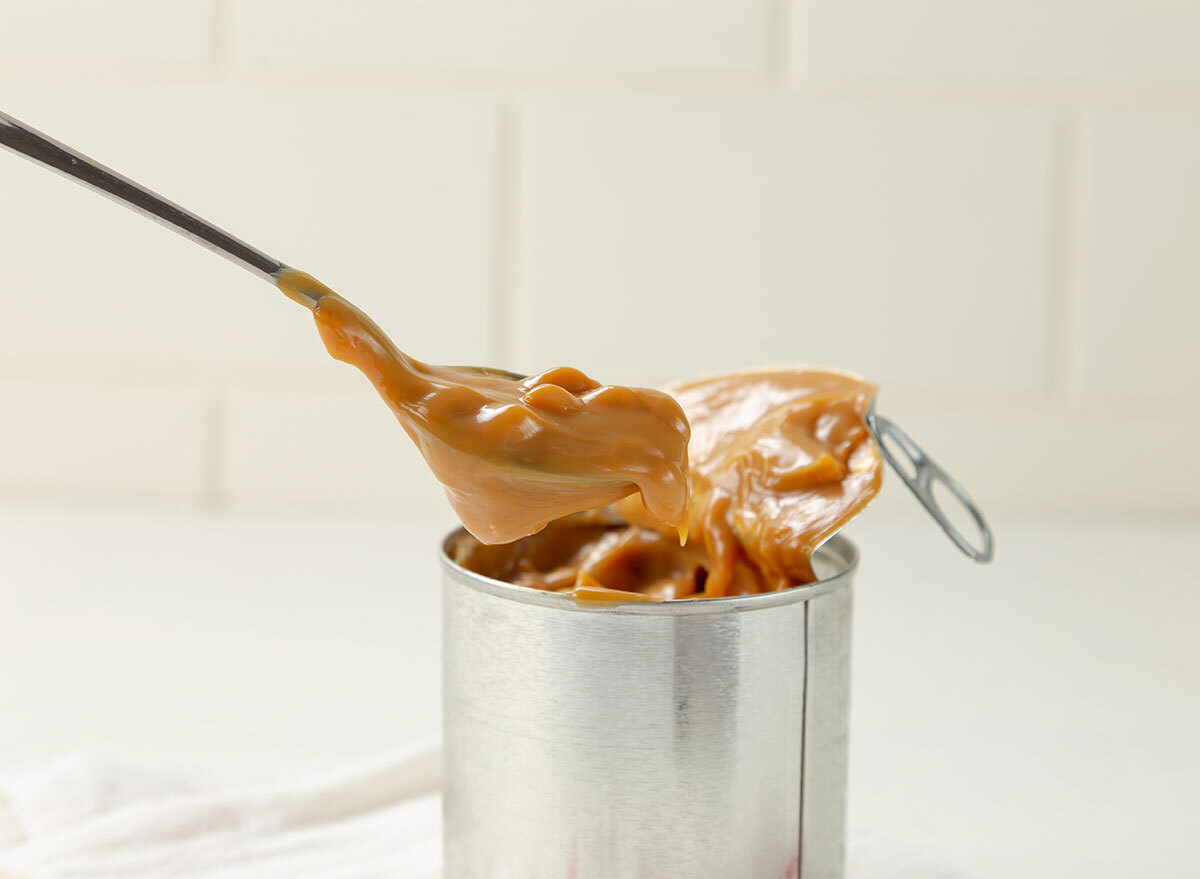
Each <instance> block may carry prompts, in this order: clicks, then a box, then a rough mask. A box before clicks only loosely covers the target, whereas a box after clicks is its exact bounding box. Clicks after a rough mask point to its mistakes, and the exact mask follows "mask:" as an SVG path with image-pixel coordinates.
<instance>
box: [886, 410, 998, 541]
mask: <svg viewBox="0 0 1200 879" xmlns="http://www.w3.org/2000/svg"><path fill="white" fill-rule="evenodd" d="M864 420H865V421H866V423H867V430H869V431H870V432H871V436H872V437H874V439H875V444H876V445H877V446H879V451H880V452H882V453H883V457H884V460H886V461H887V462H888V464H890V465H891V467H892V469H893V470H895V471H896V475H897V476H899V477H900V478H901V479H902V480H904V484H905V485H907V486H908V488H909V490H910V491H912V493H913V494H915V495H916V496H917V500H919V501H920V502H921V505H922V506H923V507H925V509H926V511H927V512H928V513H929V515H931V516H933V518H934V521H936V522H937V523H938V524H939V525H941V526H942V530H943V531H945V532H946V534H947V536H948V537H949V538H950V539H951V540H952V541H954V545H955V546H957V547H958V548H959V549H960V550H962V551H963V553H964V554H966V555H967V556H969V557H970V558H972V559H974V560H975V561H977V562H980V563H986V562H990V561H991V560H992V553H993V550H994V549H995V539H994V538H993V537H992V529H991V528H989V527H988V523H987V520H986V519H984V518H983V511H982V510H980V509H979V507H978V506H976V504H975V501H973V500H972V499H971V496H970V495H969V494H967V490H966V489H965V488H963V487H962V486H961V485H959V484H958V482H957V481H956V480H955V479H954V478H953V477H951V476H950V474H949V473H947V472H946V471H945V470H943V469H942V468H941V466H940V465H939V464H938V463H937V461H935V460H933V459H932V458H930V457H929V456H928V455H927V454H925V451H924V450H923V449H922V448H921V447H920V446H918V445H917V444H916V443H915V442H913V440H912V437H910V436H909V435H908V434H907V433H905V432H904V431H903V430H901V429H900V428H899V427H898V426H897V425H896V423H895V422H893V421H889V420H888V419H886V418H884V417H883V416H882V415H876V414H875V401H874V400H872V401H871V405H870V406H869V407H868V408H867V415H866V418H865V419H864ZM886 439H891V440H894V441H895V443H896V445H897V446H899V448H900V451H902V452H903V453H904V456H905V457H906V458H907V459H908V462H909V464H910V465H911V466H912V474H911V475H910V474H909V472H908V470H907V468H905V467H904V466H903V465H902V464H901V463H900V460H899V459H898V458H897V457H896V455H895V454H894V453H893V451H892V449H891V447H890V446H889V445H888V444H887V442H885V440H886ZM936 482H940V483H941V484H942V485H944V486H946V488H947V489H948V490H949V491H950V493H951V494H953V495H954V496H955V497H956V498H958V501H959V503H961V504H962V505H963V508H964V509H965V510H966V511H967V513H968V514H969V515H970V516H971V518H972V519H973V520H974V522H975V526H976V527H977V528H978V529H979V546H978V547H976V546H975V545H974V544H973V543H972V542H971V540H970V538H968V537H967V536H966V535H965V534H963V533H962V532H961V531H959V530H958V529H957V528H956V527H954V524H953V523H952V522H951V521H950V519H949V518H948V517H947V516H946V513H945V512H944V511H943V510H942V506H941V504H939V503H938V500H937V498H936V497H934V496H933V486H934V483H936Z"/></svg>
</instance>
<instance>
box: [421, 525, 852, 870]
mask: <svg viewBox="0 0 1200 879" xmlns="http://www.w3.org/2000/svg"><path fill="white" fill-rule="evenodd" d="M453 539H454V535H451V537H450V538H448V539H447V543H446V544H445V545H443V551H442V568H443V572H444V581H445V592H444V605H443V607H444V611H443V623H444V635H445V637H444V642H443V643H444V655H443V666H444V693H443V695H444V702H443V724H444V726H443V737H444V759H445V767H444V779H443V785H444V788H443V790H444V827H443V836H444V854H445V860H444V868H445V873H444V875H445V879H797V877H813V879H817V877H820V879H829V877H838V876H841V874H842V868H843V859H844V848H845V814H846V745H847V721H848V708H849V664H850V622H851V607H852V592H851V584H852V579H853V577H854V573H855V569H856V566H857V561H858V552H857V550H856V549H855V547H854V545H853V544H852V543H850V542H849V541H848V540H846V539H845V538H843V537H840V536H835V537H833V538H832V539H830V540H829V541H828V542H826V544H825V545H824V546H823V547H821V549H820V550H818V552H817V553H816V555H815V556H814V559H813V562H814V569H815V570H816V572H817V575H818V577H819V578H820V579H819V580H818V581H817V582H815V583H812V584H810V585H807V586H801V587H797V588H793V589H788V590H785V591H782V592H772V593H764V594H761V595H751V596H742V597H734V598H710V599H699V600H695V599H694V600H683V601H669V602H662V603H630V604H619V605H612V606H602V607H581V606H579V605H578V604H576V602H575V601H574V599H572V598H569V597H567V596H565V595H560V594H557V593H548V592H541V591H538V590H534V589H529V588H525V587H521V586H515V585H512V584H509V583H503V582H499V581H497V580H492V579H490V578H487V577H484V576H481V575H479V574H476V573H473V572H471V571H467V570H465V569H463V568H462V567H460V566H458V565H456V564H455V563H454V562H453V561H451V560H450V558H449V557H448V556H447V554H446V550H447V547H448V546H449V541H450V540H453Z"/></svg>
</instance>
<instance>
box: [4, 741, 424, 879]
mask: <svg viewBox="0 0 1200 879" xmlns="http://www.w3.org/2000/svg"><path fill="white" fill-rule="evenodd" d="M439 771H440V757H439V755H438V752H437V751H436V750H422V751H418V752H413V753H408V754H403V755H399V756H396V757H393V758H389V759H384V760H379V761H376V762H375V763H373V764H371V765H364V766H360V767H356V768H354V769H351V770H349V771H343V772H338V773H332V774H329V775H324V776H318V777H308V778H298V779H296V780H292V781H287V782H284V783H278V784H266V785H254V786H246V787H241V786H230V785H228V784H220V783H217V784H214V783H212V782H207V783H205V782H203V781H197V780H195V779H189V778H187V777H184V776H180V775H173V774H171V773H169V772H168V773H164V772H162V771H160V770H150V769H146V768H139V767H136V766H126V765H121V764H115V763H106V762H101V761H97V760H93V759H89V758H85V757H69V758H64V759H62V760H59V761H56V762H55V763H53V764H51V765H50V766H46V767H42V768H40V769H38V770H34V771H30V772H27V773H24V774H22V775H19V776H14V777H12V778H8V779H4V780H0V879H234V877H237V879H248V877H253V879H310V877H311V879H384V877H388V879H395V877H400V876H402V877H405V879H436V877H438V876H440V874H441V797H440V795H439V793H438V785H439V781H440V779H439Z"/></svg>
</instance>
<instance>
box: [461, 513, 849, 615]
mask: <svg viewBox="0 0 1200 879" xmlns="http://www.w3.org/2000/svg"><path fill="white" fill-rule="evenodd" d="M464 533H466V531H465V529H463V528H456V529H455V530H454V531H451V532H450V533H449V534H447V535H446V537H445V539H444V540H442V543H441V547H440V548H439V550H438V560H439V561H440V562H441V565H442V570H443V571H445V573H446V574H447V576H449V577H450V578H451V579H452V580H454V581H455V582H456V583H460V584H462V585H463V586H467V587H470V588H471V589H474V590H475V591H477V592H483V593H486V594H488V595H494V596H496V597H497V598H503V599H505V600H507V601H517V602H520V603H521V604H534V605H538V606H539V607H548V608H553V609H555V610H565V611H572V612H575V613H609V614H624V615H628V616H676V615H681V614H705V613H708V614H720V613H740V612H744V611H751V610H766V609H767V608H770V607H780V606H783V605H788V604H797V603H799V602H803V601H808V600H809V599H811V598H816V597H817V596H819V595H824V594H826V593H827V592H833V591H834V590H835V589H839V588H842V587H844V586H849V585H850V583H851V581H852V580H853V578H854V572H855V571H856V570H858V558H859V555H858V547H857V546H855V545H854V544H853V543H852V542H851V541H850V540H848V539H847V538H845V537H843V536H842V535H840V534H835V535H833V536H832V537H830V538H829V539H828V540H826V541H825V542H824V543H823V544H821V546H820V548H818V549H817V551H816V552H815V553H813V567H814V568H815V569H816V570H817V571H819V572H824V574H825V576H823V577H822V578H821V579H820V580H817V581H816V582H815V583H806V584H805V585H803V586H793V587H792V588H791V589H781V590H779V591H778V592H760V593H758V594H757V595H733V596H727V597H725V598H680V599H677V600H674V601H662V602H643V601H631V602H627V603H625V604H610V605H581V604H579V603H578V602H577V601H575V599H573V598H571V597H570V596H568V595H563V594H562V593H560V592H544V591H542V590H540V589H532V588H530V587H528V586H518V585H517V584H516V583H506V582H505V581H503V580H496V579H493V578H492V577H487V576H484V575H483V574H477V573H476V572H475V571H469V570H467V569H466V568H464V567H463V566H462V565H460V564H458V563H457V562H456V561H454V560H453V559H451V558H450V554H449V548H450V543H451V541H453V540H454V539H455V538H457V537H458V535H459V534H464Z"/></svg>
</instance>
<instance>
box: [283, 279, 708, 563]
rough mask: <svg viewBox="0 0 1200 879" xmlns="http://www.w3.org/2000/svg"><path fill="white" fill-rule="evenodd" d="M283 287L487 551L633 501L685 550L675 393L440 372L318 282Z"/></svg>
mask: <svg viewBox="0 0 1200 879" xmlns="http://www.w3.org/2000/svg"><path fill="white" fill-rule="evenodd" d="M276 283H278V285H279V288H280V289H281V290H282V291H283V292H284V293H286V294H287V295H288V296H289V297H290V298H292V299H294V300H296V301H297V302H300V303H302V304H304V305H306V306H308V307H310V308H311V309H312V312H313V317H314V319H315V320H316V324H317V329H318V331H319V332H320V334H321V339H322V340H323V341H324V343H325V347H326V348H327V349H328V351H329V353H330V355H331V356H332V357H334V358H335V359H337V360H341V361H343V362H345V363H349V364H350V365H351V366H354V367H357V368H358V369H359V370H360V371H361V372H362V373H363V374H364V375H365V376H366V377H367V378H368V379H370V380H371V382H372V384H374V385H375V389H376V390H377V391H378V392H379V395H380V396H381V397H383V399H384V401H385V402H386V403H387V404H388V406H389V407H390V408H391V410H392V412H393V413H395V415H396V418H397V419H398V420H399V421H400V424H401V425H402V426H403V427H404V429H405V430H406V431H407V432H408V435H409V436H410V437H411V438H412V440H413V442H414V443H416V445H417V448H418V449H419V450H420V451H421V454H422V456H423V457H424V458H425V461H426V463H427V464H428V465H429V469H430V470H432V471H433V474H434V476H436V477H437V478H438V480H439V481H440V482H441V483H442V484H443V485H444V486H445V488H446V496H447V498H449V500H450V505H451V506H452V507H453V508H454V512H455V513H456V514H457V515H458V518H459V520H460V521H461V522H462V523H463V525H464V526H466V528H467V530H468V531H470V532H471V533H472V534H473V535H475V537H477V538H478V539H479V540H480V541H482V542H483V543H509V542H511V541H513V540H516V539H518V538H520V537H524V536H526V535H528V534H532V533H534V532H536V531H539V530H541V529H542V528H543V527H544V526H545V525H546V524H547V523H549V522H550V521H552V520H554V519H558V518H560V517H562V516H565V515H569V514H570V513H577V512H582V511H584V510H592V509H595V508H597V507H603V506H605V505H607V504H610V503H613V502H615V501H617V500H620V499H621V498H624V497H626V496H628V495H632V494H637V495H639V496H640V499H641V503H642V505H643V507H644V508H645V510H646V512H647V513H648V514H649V515H650V517H651V518H653V519H655V520H656V521H658V522H661V523H664V524H665V525H667V526H669V527H671V528H672V529H674V530H675V531H676V532H677V533H678V534H679V540H680V543H683V542H685V541H686V539H687V521H688V498H689V491H688V476H687V445H688V438H689V436H690V430H689V428H688V422H687V418H686V417H685V416H684V414H683V409H682V408H680V406H679V404H678V403H677V402H675V400H674V399H673V398H672V397H670V396H669V395H667V394H666V393H664V392H662V391H655V390H650V389H647V388H627V387H617V386H611V385H601V384H600V383H599V382H597V381H594V380H593V379H590V378H588V377H587V376H586V375H584V374H583V373H582V372H580V371H579V370H577V369H572V368H570V367H559V368H557V369H551V370H549V371H547V372H543V373H541V374H539V375H534V376H528V377H524V376H518V375H515V374H513V373H507V372H504V371H503V370H497V369H488V368H486V367H482V368H481V367H462V366H431V365H429V364H427V363H422V362H420V361H419V360H416V359H414V358H412V357H409V356H408V355H407V354H405V353H404V352H403V351H401V350H400V349H399V348H397V347H396V346H395V345H394V344H393V343H392V341H391V340H390V339H389V338H388V337H387V336H386V335H385V334H384V332H383V330H381V329H380V328H379V326H378V325H376V324H375V322H374V321H372V320H371V318H370V317H368V316H367V315H366V314H365V313H363V312H362V311H361V310H359V309H358V308H356V307H355V306H354V305H352V304H351V303H349V302H347V301H346V300H345V299H343V298H342V297H341V296H339V295H338V294H337V293H334V292H333V291H332V290H330V289H329V288H328V287H326V286H325V285H324V284H321V283H320V282H319V281H317V280H316V279H315V278H313V277H312V276H311V275H307V274H305V273H303V272H298V271H296V270H295V269H290V268H284V269H282V270H281V271H280V272H279V274H278V275H277V276H276Z"/></svg>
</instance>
